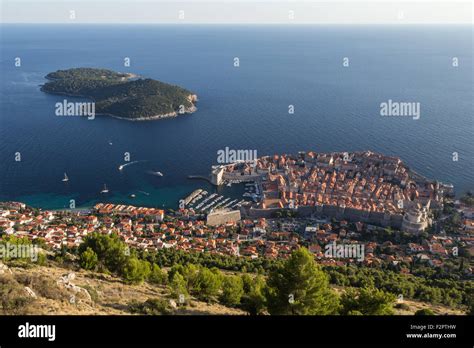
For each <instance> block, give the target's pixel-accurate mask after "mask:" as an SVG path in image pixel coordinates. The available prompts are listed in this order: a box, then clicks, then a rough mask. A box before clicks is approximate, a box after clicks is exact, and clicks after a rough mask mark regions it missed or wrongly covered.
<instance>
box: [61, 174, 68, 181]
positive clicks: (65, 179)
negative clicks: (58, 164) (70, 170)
mask: <svg viewBox="0 0 474 348" xmlns="http://www.w3.org/2000/svg"><path fill="white" fill-rule="evenodd" d="M62 181H63V182H67V181H69V178H68V177H67V174H66V173H64V178H63V180H62Z"/></svg>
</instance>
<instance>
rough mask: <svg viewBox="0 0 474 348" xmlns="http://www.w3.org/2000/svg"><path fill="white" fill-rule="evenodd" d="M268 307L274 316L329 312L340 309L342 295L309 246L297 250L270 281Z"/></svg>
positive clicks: (267, 293) (273, 273)
mask: <svg viewBox="0 0 474 348" xmlns="http://www.w3.org/2000/svg"><path fill="white" fill-rule="evenodd" d="M267 285H268V287H267V291H266V299H267V307H268V311H269V312H270V314H272V315H275V314H276V315H288V314H293V315H329V314H336V313H337V311H338V297H337V295H336V294H335V293H334V292H333V291H332V290H331V288H330V287H329V279H328V276H327V275H326V274H325V273H324V272H323V271H322V270H321V269H320V267H319V266H318V265H317V264H316V262H315V261H314V258H313V255H312V254H311V253H310V252H309V251H308V250H307V249H305V248H300V249H298V250H297V251H294V252H293V253H292V254H291V256H290V258H289V259H288V260H286V261H285V262H284V264H283V265H282V266H280V267H278V268H277V269H276V270H274V271H272V272H271V273H270V275H269V278H268V281H267Z"/></svg>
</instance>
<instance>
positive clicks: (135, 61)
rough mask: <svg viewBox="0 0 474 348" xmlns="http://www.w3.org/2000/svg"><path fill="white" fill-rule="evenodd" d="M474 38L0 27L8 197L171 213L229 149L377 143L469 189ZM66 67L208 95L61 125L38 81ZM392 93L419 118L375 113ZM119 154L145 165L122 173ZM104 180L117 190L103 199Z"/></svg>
mask: <svg viewBox="0 0 474 348" xmlns="http://www.w3.org/2000/svg"><path fill="white" fill-rule="evenodd" d="M472 29H473V27H472V26H431V25H426V26H334V25H332V26H331V25H329V26H321V25H315V26H310V25H298V26H288V25H285V26H277V25H274V26H273V25H268V26H267V25H265V26H263V25H253V26H231V25H120V26H119V25H85V24H81V25H75V24H71V25H19V24H18V25H17V24H15V25H13V24H11V25H1V26H0V30H1V32H0V34H1V38H0V40H1V41H0V43H1V57H0V60H1V67H0V69H1V70H0V71H1V78H0V88H1V90H0V100H1V109H0V200H17V201H23V202H26V203H29V204H31V205H33V206H37V207H42V208H48V209H53V208H63V207H68V206H69V200H70V199H74V200H76V204H77V206H83V207H87V206H91V205H92V204H93V203H94V202H98V201H111V202H124V203H132V204H137V205H146V206H159V207H162V206H164V207H167V208H172V207H175V206H176V204H177V202H178V200H179V199H180V198H182V197H183V196H185V195H187V194H189V193H190V192H191V191H193V190H194V189H196V188H198V187H202V188H206V189H209V190H215V189H214V188H211V187H210V186H209V184H207V183H206V182H204V181H195V180H190V179H188V178H187V176H188V175H206V174H208V173H209V170H210V166H211V165H213V164H216V161H217V151H218V150H220V149H224V148H225V147H229V148H231V149H236V150H237V149H249V150H257V153H258V155H259V156H263V155H272V154H276V153H294V152H297V151H300V150H313V151H317V152H331V151H361V150H372V151H376V152H381V153H385V154H388V155H394V156H399V157H401V159H402V160H403V161H404V162H406V163H407V164H408V165H409V166H410V167H411V168H412V169H414V170H415V171H417V172H418V173H420V174H423V175H425V176H427V177H429V178H432V179H437V180H440V181H442V182H449V183H452V184H454V185H455V190H456V192H457V194H458V195H459V194H462V193H463V192H465V191H467V190H471V189H474V156H473V154H474V142H473V129H474V127H473V126H474V124H473V122H474V121H473V115H474V113H473V62H472V59H473V57H472V54H473V47H472V39H473V31H472ZM17 57H19V58H21V66H20V67H16V66H15V58H17ZM126 57H128V58H130V67H126V66H124V58H126ZM235 57H238V58H239V61H240V66H239V67H234V58H235ZM344 57H347V58H349V66H348V67H344V66H343V58H344ZM453 57H456V58H457V60H458V62H459V64H458V66H457V67H453V65H452V62H453ZM72 67H98V68H108V69H112V70H116V71H120V72H133V73H136V74H139V75H141V76H143V77H149V78H154V79H158V80H161V81H164V82H168V83H172V84H177V85H180V86H182V87H185V88H187V89H189V90H191V91H193V92H195V93H196V94H197V95H198V97H199V102H198V105H197V106H198V111H197V112H196V113H194V114H192V115H186V116H180V117H178V118H173V119H166V120H159V121H151V122H128V121H124V120H118V119H114V118H110V117H96V118H95V119H94V120H88V119H87V118H80V117H58V116H56V115H55V113H54V111H55V108H54V105H55V103H56V102H58V101H62V100H63V99H64V97H60V96H54V95H48V94H45V93H42V92H41V91H40V85H41V84H43V83H45V82H46V80H45V79H44V76H45V75H46V74H48V73H49V72H52V71H56V70H58V69H67V68H72ZM67 99H68V100H73V98H67ZM389 99H391V100H393V101H402V102H419V103H420V105H421V115H420V118H419V119H418V120H414V119H413V118H410V117H383V116H380V104H381V103H382V102H387V101H388V100H389ZM79 100H80V99H79ZM290 104H291V105H294V114H289V113H288V106H289V105H290ZM109 142H112V145H110V144H109ZM125 152H129V153H130V155H131V160H132V161H134V160H136V161H143V162H140V163H137V164H135V165H131V166H128V167H127V168H126V169H124V170H123V171H119V170H118V169H117V168H118V166H119V165H120V164H123V163H124V153H125ZM453 152H457V153H458V156H459V159H458V161H453ZM16 153H20V155H21V161H15V154H16ZM149 170H155V171H161V172H162V173H163V174H164V176H163V177H157V176H153V175H149V174H147V171H149ZM64 172H66V173H67V174H68V176H69V179H70V180H69V182H68V183H63V182H62V181H61V179H62V178H63V173H64ZM104 183H106V184H107V186H108V188H109V189H110V193H109V194H108V195H103V194H100V190H101V189H102V187H103V185H104ZM219 190H220V192H222V193H224V194H227V195H236V196H240V194H241V193H242V192H241V191H242V189H241V188H239V187H234V186H233V187H231V188H228V187H223V188H220V189H219ZM143 192H146V193H148V195H147V194H145V193H143ZM132 193H133V194H136V198H134V199H132V198H130V197H129V195H130V194H132Z"/></svg>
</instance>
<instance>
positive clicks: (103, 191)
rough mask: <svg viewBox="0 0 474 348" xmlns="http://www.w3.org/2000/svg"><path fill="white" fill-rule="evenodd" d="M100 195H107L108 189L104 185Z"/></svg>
mask: <svg viewBox="0 0 474 348" xmlns="http://www.w3.org/2000/svg"><path fill="white" fill-rule="evenodd" d="M100 193H109V189H108V188H107V185H106V184H104V188H103V189H102V191H100Z"/></svg>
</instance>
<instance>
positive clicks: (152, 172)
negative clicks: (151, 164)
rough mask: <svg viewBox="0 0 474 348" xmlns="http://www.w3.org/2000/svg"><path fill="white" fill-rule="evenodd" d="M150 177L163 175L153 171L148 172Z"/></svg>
mask: <svg viewBox="0 0 474 348" xmlns="http://www.w3.org/2000/svg"><path fill="white" fill-rule="evenodd" d="M149 173H150V174H151V175H156V176H163V173H162V172H154V171H150V172H149Z"/></svg>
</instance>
